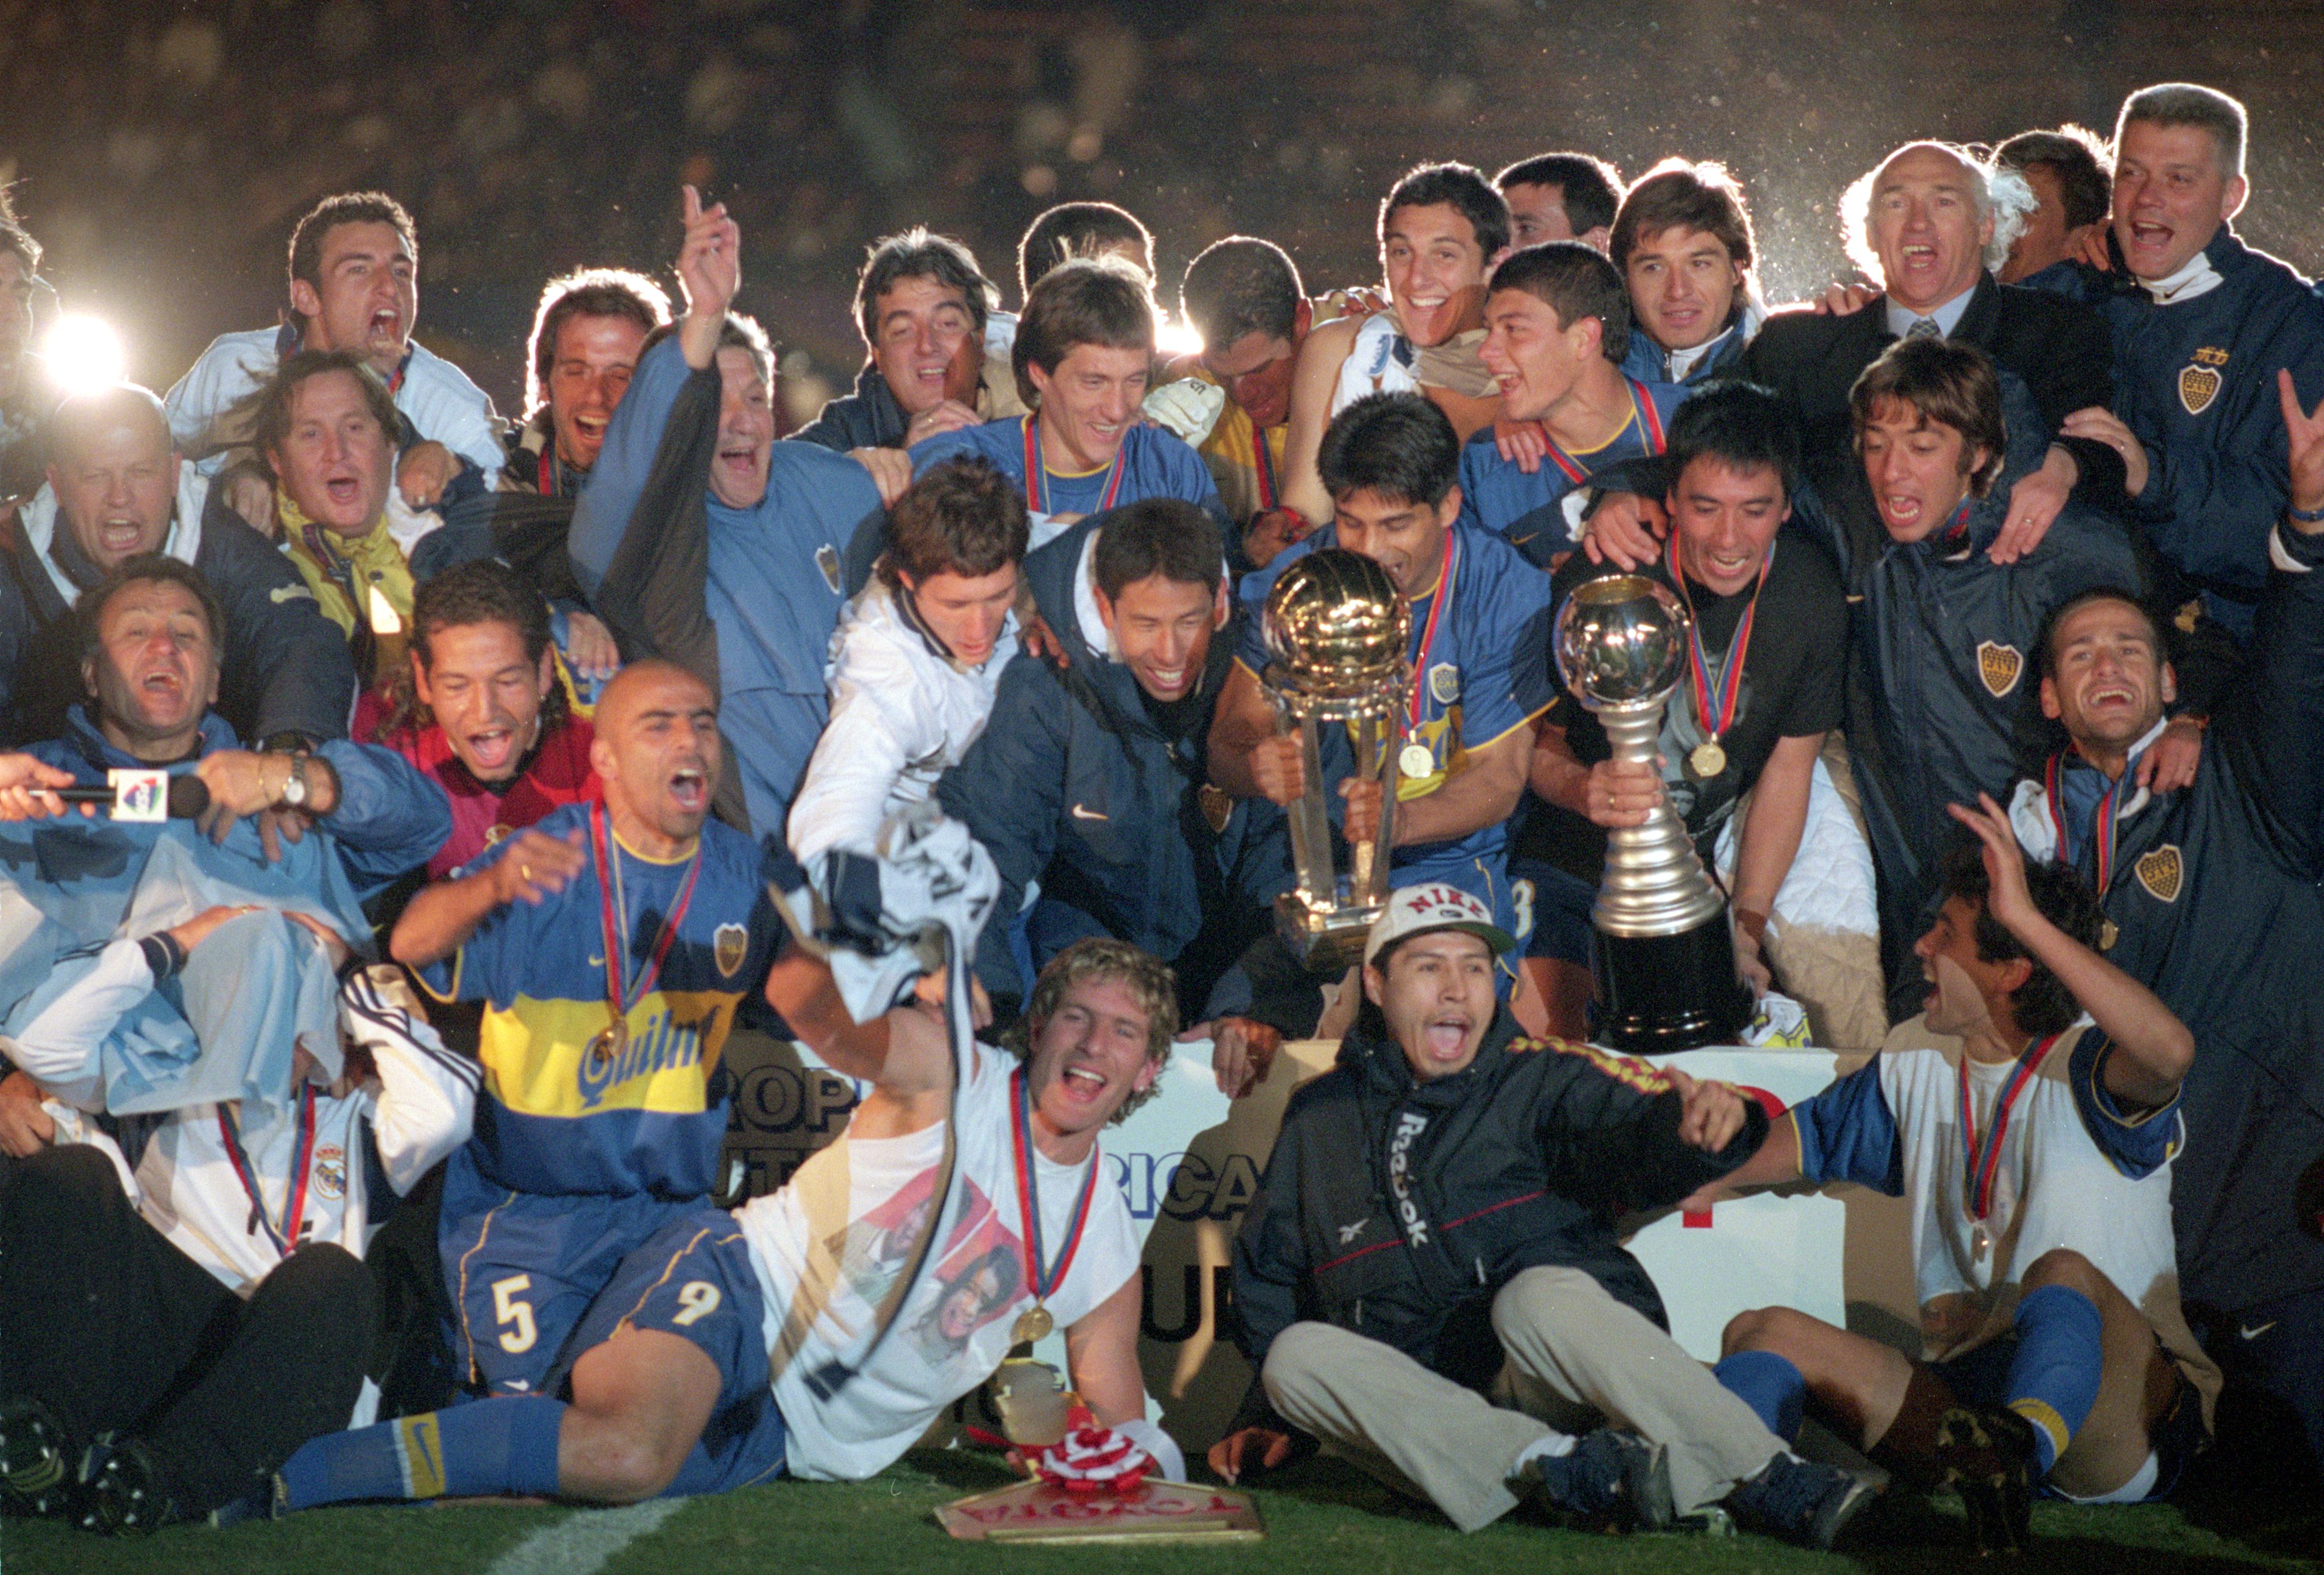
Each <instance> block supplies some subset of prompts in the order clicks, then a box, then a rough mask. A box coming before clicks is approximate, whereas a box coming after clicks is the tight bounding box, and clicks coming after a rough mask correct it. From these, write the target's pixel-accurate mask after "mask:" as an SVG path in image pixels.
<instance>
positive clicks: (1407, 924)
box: [1364, 881, 1517, 968]
mask: <svg viewBox="0 0 2324 1575" xmlns="http://www.w3.org/2000/svg"><path fill="white" fill-rule="evenodd" d="M1431 930H1465V931H1468V932H1469V933H1470V934H1471V935H1473V936H1475V937H1477V939H1478V940H1482V941H1483V942H1484V943H1485V944H1486V945H1487V946H1489V947H1491V948H1492V949H1493V952H1494V954H1495V955H1496V956H1498V955H1499V954H1500V953H1502V952H1506V951H1508V950H1511V949H1512V948H1513V947H1515V946H1516V945H1517V941H1516V940H1515V939H1514V938H1513V937H1512V936H1511V935H1510V934H1509V932H1508V931H1506V930H1504V929H1502V928H1501V927H1500V926H1499V925H1498V924H1496V923H1494V922H1493V911H1492V910H1491V909H1490V908H1488V907H1487V906H1485V904H1484V903H1480V902H1479V901H1478V900H1477V899H1476V898H1475V897H1472V896H1471V895H1470V894H1468V893H1467V892H1464V891H1462V889H1461V888H1460V887H1459V886H1452V885H1444V884H1443V882H1441V881H1439V882H1435V883H1434V884H1431V885H1425V886H1405V887H1402V888H1400V889H1398V890H1397V891H1396V892H1394V893H1391V894H1389V896H1388V907H1387V909H1386V910H1385V911H1384V912H1382V913H1381V914H1380V916H1379V918H1377V919H1375V920H1373V921H1372V927H1371V932H1370V933H1369V934H1368V935H1366V936H1365V937H1364V966H1365V967H1366V968H1369V967H1370V966H1371V963H1372V959H1374V958H1376V957H1378V956H1379V954H1380V950H1381V949H1382V948H1383V947H1388V946H1392V945H1394V944H1395V943H1396V942H1397V941H1399V940H1405V939H1406V938H1407V937H1409V936H1414V935H1420V934H1425V933H1426V932H1427V931H1431Z"/></svg>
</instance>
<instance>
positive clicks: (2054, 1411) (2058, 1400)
mask: <svg viewBox="0 0 2324 1575" xmlns="http://www.w3.org/2000/svg"><path fill="white" fill-rule="evenodd" d="M2015 1323H2016V1326H2017V1355H2016V1356H2015V1357H2013V1358H2012V1359H2011V1361H2010V1364H2009V1401H2008V1404H2009V1409H2010V1410H2012V1411H2014V1412H2015V1413H2017V1414H2018V1415H2020V1416H2022V1417H2024V1419H2025V1420H2026V1421H2028V1422H2032V1423H2033V1444H2034V1448H2035V1449H2036V1450H2038V1451H2039V1453H2040V1455H2041V1459H2042V1469H2043V1473H2044V1474H2046V1473H2047V1472H2048V1471H2049V1469H2050V1468H2051V1467H2052V1466H2054V1465H2056V1464H2057V1463H2058V1457H2059V1456H2060V1455H2061V1454H2064V1453H2065V1452H2066V1445H2067V1443H2068V1442H2069V1441H2070V1440H2071V1439H2072V1438H2073V1436H2074V1434H2075V1433H2077V1432H2079V1431H2080V1430H2081V1425H2082V1423H2083V1422H2086V1421H2088V1420H2089V1414H2090V1407H2091V1406H2093V1405H2095V1404H2098V1378H2099V1376H2100V1374H2101V1373H2102V1372H2103V1370H2104V1367H2105V1363H2106V1353H2105V1348H2104V1347H2103V1346H2102V1345H2101V1344H2100V1343H2099V1339H2098V1331H2099V1329H2100V1325H2101V1320H2099V1318H2098V1304H2097V1303H2096V1302H2092V1301H2091V1300H2090V1299H2089V1297H2087V1296H2085V1295H2083V1294H2082V1293H2081V1292H2080V1291H2076V1290H2073V1289H2072V1288H2070V1287H2069V1286H2065V1285H2044V1286H2043V1287H2042V1288H2041V1289H2040V1290H2038V1291H2033V1292H2028V1293H2027V1294H2026V1296H2025V1297H2024V1300H2023V1301H2021V1302H2018V1303H2017V1316H2016V1319H2015Z"/></svg>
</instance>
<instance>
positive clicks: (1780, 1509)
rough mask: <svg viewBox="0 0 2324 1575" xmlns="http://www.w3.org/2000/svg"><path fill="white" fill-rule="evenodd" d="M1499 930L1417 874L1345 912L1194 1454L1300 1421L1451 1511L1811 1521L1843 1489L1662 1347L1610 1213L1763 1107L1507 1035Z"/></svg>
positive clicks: (1778, 1527)
mask: <svg viewBox="0 0 2324 1575" xmlns="http://www.w3.org/2000/svg"><path fill="white" fill-rule="evenodd" d="M1513 944H1515V943H1514V942H1513V941H1512V940H1511V939H1510V937H1509V936H1508V933H1507V932H1506V931H1502V930H1500V929H1498V928H1497V927H1495V925H1494V924H1493V922H1492V914H1491V913H1490V911H1489V910H1488V909H1487V908H1486V907H1485V905H1484V904H1483V903H1480V902H1479V901H1478V900H1477V899H1476V898H1475V897H1472V896H1470V895H1468V894H1465V893H1463V892H1461V891H1458V890H1456V889H1454V888H1453V887H1452V886H1450V885H1442V884H1438V885H1425V886H1407V887H1406V888H1404V889H1403V890H1401V891H1398V892H1397V893H1396V894H1394V895H1392V896H1391V897H1390V898H1389V899H1388V909H1387V912H1386V913H1383V914H1382V915H1381V916H1380V918H1379V920H1378V921H1377V922H1375V923H1374V924H1373V926H1372V930H1371V933H1370V935H1369V937H1368V938H1367V940H1366V942H1365V947H1364V969H1363V980H1364V1005H1363V1008H1362V1012H1361V1014H1360V1016H1359V1017H1358V1018H1357V1019H1356V1022H1355V1024H1354V1026H1353V1027H1352V1028H1351V1029H1350V1030H1349V1033H1348V1035H1347V1037H1346V1038H1345V1039H1344V1040H1343V1041H1342V1042H1341V1045H1340V1059H1339V1064H1338V1065H1337V1066H1336V1067H1334V1068H1333V1070H1331V1071H1329V1072H1327V1073H1325V1074H1324V1075H1323V1076H1322V1077H1320V1078H1317V1079H1314V1081H1313V1082H1311V1083H1308V1084H1307V1085H1306V1086H1305V1087H1304V1088H1302V1089H1299V1090H1298V1091H1297V1092H1296V1094H1294V1095H1293V1096H1292V1098H1291V1104H1290V1107H1289V1109H1288V1110H1287V1111H1286V1114H1285V1116H1284V1118H1283V1131H1282V1135H1280V1136H1279V1137H1278V1138H1277V1140H1276V1144H1275V1153H1274V1154H1273V1156H1272V1157H1271V1158H1270V1159H1269V1160H1268V1167H1267V1175H1266V1177H1265V1180H1264V1181H1263V1183H1262V1187H1261V1192H1260V1195H1259V1197H1257V1198H1254V1199H1253V1200H1252V1201H1251V1205H1250V1212H1249V1213H1248V1214H1247V1215H1245V1216H1244V1219H1243V1229H1242V1237H1241V1239H1240V1241H1239V1242H1238V1243H1237V1244H1236V1246H1235V1281H1234V1302H1235V1311H1236V1314H1237V1316H1238V1317H1239V1319H1240V1331H1239V1332H1240V1339H1239V1343H1240V1345H1241V1347H1242V1350H1243V1354H1244V1355H1245V1356H1246V1357H1249V1358H1250V1361H1251V1363H1252V1365H1253V1366H1254V1367H1257V1368H1258V1369H1259V1381H1258V1382H1257V1383H1256V1384H1255V1385H1253V1386H1252V1392H1251V1395H1250V1400H1249V1401H1248V1402H1247V1403H1246V1404H1245V1407H1244V1410H1243V1413H1242V1415H1241V1416H1240V1417H1239V1418H1238V1421H1239V1422H1246V1423H1249V1424H1250V1425H1246V1426H1241V1427H1239V1428H1237V1429H1236V1430H1234V1431H1230V1432H1229V1433H1228V1435H1227V1436H1226V1437H1225V1438H1224V1439H1222V1440H1221V1441H1219V1442H1218V1443H1217V1444H1216V1445H1215V1446H1213V1449H1212V1450H1211V1466H1212V1468H1213V1469H1214V1470H1216V1471H1217V1472H1218V1473H1219V1474H1220V1475H1221V1476H1222V1477H1224V1478H1227V1479H1228V1480H1229V1481H1233V1480H1235V1479H1236V1478H1238V1477H1239V1476H1240V1475H1242V1474H1245V1473H1250V1472H1255V1471H1257V1470H1259V1469H1262V1468H1272V1467H1275V1466H1277V1465H1280V1464H1281V1463H1282V1462H1283V1461H1284V1460H1286V1459H1288V1458H1289V1456H1290V1454H1291V1453H1292V1450H1293V1448H1294V1441H1295V1439H1296V1437H1298V1436H1300V1435H1311V1436H1312V1437H1314V1438H1315V1439H1320V1440H1323V1441H1326V1442H1329V1443H1330V1444H1332V1445H1333V1446H1334V1447H1335V1448H1336V1449H1337V1450H1340V1451H1341V1452H1342V1453H1343V1454H1345V1455H1347V1456H1349V1457H1350V1458H1351V1459H1354V1460H1355V1462H1356V1463H1357V1464H1358V1465H1360V1466H1361V1467H1363V1468H1365V1469H1366V1470H1369V1471H1370V1472H1372V1473H1373V1474H1375V1475H1376V1476H1378V1477H1379V1478H1381V1479H1382V1480H1384V1481H1385V1482H1387V1483H1388V1486H1390V1487H1394V1488H1397V1490H1399V1491H1402V1492H1407V1493H1410V1494H1413V1495H1414V1496H1419V1497H1425V1498H1427V1499H1429V1500H1431V1501H1432V1502H1434V1504H1435V1505H1436V1506H1437V1507H1438V1508H1439V1509H1441V1510H1443V1512H1444V1514H1445V1515H1446V1516H1447V1517H1448V1518H1449V1519H1451V1521H1452V1524H1455V1525H1457V1526H1459V1527H1460V1528H1461V1529H1462V1531H1474V1530H1476V1529H1477V1528H1478V1527H1480V1526H1482V1525H1485V1524H1489V1523H1490V1522H1492V1521H1494V1520H1496V1519H1498V1518H1499V1516H1501V1515H1504V1514H1506V1513H1508V1511H1509V1510H1510V1509H1512V1508H1514V1507H1515V1506H1517V1503H1518V1501H1519V1499H1520V1497H1521V1496H1534V1497H1537V1498H1540V1499H1542V1500H1545V1502H1546V1505H1547V1506H1548V1507H1549V1508H1550V1509H1551V1510H1553V1511H1554V1512H1556V1513H1558V1514H1560V1515H1563V1516H1566V1517H1568V1518H1572V1519H1575V1520H1579V1521H1582V1522H1585V1523H1590V1524H1609V1525H1613V1526H1617V1527H1623V1528H1632V1529H1637V1530H1649V1531H1652V1530H1663V1529H1667V1528H1669V1527H1671V1526H1672V1525H1673V1524H1674V1523H1675V1522H1678V1521H1679V1520H1680V1518H1681V1517H1683V1516H1692V1515H1695V1514H1697V1513H1698V1512H1700V1511H1701V1510H1703V1509H1705V1508H1706V1507H1708V1506H1711V1505H1714V1504H1717V1503H1719V1502H1720V1501H1721V1500H1724V1501H1725V1502H1726V1503H1727V1504H1728V1505H1729V1506H1731V1507H1733V1508H1734V1509H1735V1510H1736V1512H1737V1513H1738V1515H1741V1516H1742V1517H1743V1518H1744V1519H1745V1520H1746V1522H1747V1523H1748V1524H1752V1525H1754V1526H1756V1527H1758V1528H1760V1529H1763V1530H1766V1531H1768V1532H1770V1533H1775V1534H1776V1535H1780V1536H1784V1537H1786V1538H1788V1539H1790V1540H1792V1541H1794V1542H1799V1543H1806V1544H1808V1545H1810V1546H1814V1547H1824V1548H1828V1547H1830V1546H1831V1543H1832V1539H1833V1538H1834V1537H1835V1536H1837V1535H1838V1534H1839V1532H1840V1526H1841V1525H1842V1524H1844V1523H1845V1522H1846V1521H1847V1520H1848V1518H1849V1516H1850V1515H1852V1514H1854V1513H1855V1511H1856V1510H1857V1509H1858V1508H1859V1507H1860V1506H1862V1504H1863V1503H1864V1502H1865V1500H1866V1499H1867V1496H1868V1490H1867V1488H1866V1487H1865V1485H1864V1484H1863V1483H1862V1482H1860V1481H1858V1479H1857V1478H1854V1477H1851V1476H1849V1474H1848V1473H1846V1472H1844V1471H1840V1470H1838V1469H1836V1468H1832V1467H1829V1466H1821V1465H1816V1464H1812V1463H1811V1462H1808V1461H1805V1460H1802V1459H1797V1458H1795V1457H1794V1456H1793V1455H1792V1454H1791V1453H1790V1452H1789V1451H1787V1450H1785V1449H1784V1443H1783V1441H1782V1440H1780V1439H1778V1438H1777V1437H1775V1434H1774V1433H1772V1432H1770V1431H1768V1430H1767V1429H1766V1427H1765V1426H1763V1425H1761V1423H1760V1422H1759V1420H1758V1419H1757V1417H1755V1416H1754V1415H1752V1414H1751V1412H1750V1408H1749V1407H1748V1406H1746V1405H1744V1404H1742V1403H1741V1402H1740V1401H1738V1399H1737V1398H1736V1397H1735V1396H1734V1395H1733V1394H1729V1393H1728V1392H1726V1391H1725V1390H1723V1389H1721V1388H1720V1385H1719V1383H1718V1381H1717V1380H1716V1379H1714V1378H1713V1377H1712V1376H1711V1374H1710V1372H1709V1371H1708V1370H1707V1369H1706V1368H1705V1367H1703V1366H1702V1364H1701V1363H1700V1362H1698V1361H1696V1360H1695V1359H1694V1358H1693V1357H1690V1356H1688V1355H1687V1354H1686V1352H1685V1351H1683V1350H1682V1349H1681V1348H1679V1346H1678V1345H1677V1343H1676V1342H1675V1341H1674V1340H1673V1339H1671V1337H1670V1335H1669V1334H1668V1333H1667V1332H1666V1330H1665V1320H1664V1316H1663V1308H1662V1301H1661V1298H1660V1297H1659V1296H1657V1295H1656V1294H1655V1287H1654V1282H1653V1281H1651V1280H1650V1279H1648V1278H1647V1277H1646V1270H1645V1269H1644V1268H1643V1267H1641V1266H1640V1265H1639V1264H1638V1261H1637V1259H1636V1258H1634V1257H1632V1256H1631V1255H1629V1254H1628V1252H1626V1251H1624V1250H1623V1248H1622V1246H1621V1245H1620V1242H1619V1240H1618V1233H1617V1228H1616V1225H1615V1215H1616V1213H1617V1211H1618V1209H1622V1208H1625V1207H1627V1208H1640V1209H1651V1208H1656V1207H1660V1206H1663V1205H1665V1204H1668V1203H1672V1202H1674V1201H1676V1200H1678V1199H1679V1198H1681V1197H1683V1196H1684V1195H1685V1194H1686V1193H1687V1192H1688V1191H1691V1190H1692V1189H1693V1188H1695V1187H1698V1186H1707V1185H1709V1184H1710V1183H1711V1181H1714V1180H1716V1179H1717V1178H1719V1177H1720V1176H1723V1175H1725V1174H1726V1173H1727V1172H1729V1171H1731V1170H1733V1169H1734V1168H1735V1167H1736V1166H1737V1165H1738V1163H1741V1162H1742V1161H1743V1160H1744V1159H1745V1158H1746V1157H1747V1156H1748V1155H1749V1154H1750V1153H1751V1152H1752V1151H1753V1150H1754V1149H1756V1148H1757V1147H1758V1145H1759V1143H1760V1140H1761V1139H1762V1138H1764V1137H1765V1136H1766V1133H1767V1118H1766V1115H1765V1113H1764V1112H1762V1111H1761V1110H1760V1109H1759V1107H1757V1105H1755V1104H1752V1103H1750V1102H1749V1101H1748V1100H1746V1099H1745V1098H1743V1097H1742V1096H1741V1095H1740V1094H1738V1092H1737V1091H1736V1090H1735V1089H1732V1088H1730V1087H1729V1086H1728V1085H1726V1084H1724V1083H1713V1082H1707V1081H1706V1082H1697V1081H1696V1080H1694V1079H1692V1078H1690V1077H1688V1076H1687V1075H1686V1074H1685V1073H1684V1072H1683V1071H1680V1070H1677V1069H1676V1068H1657V1067H1652V1066H1647V1065H1646V1064H1644V1063H1643V1062H1639V1061H1627V1060H1622V1059H1618V1058H1617V1057H1613V1056H1609V1055H1607V1054H1606V1053H1604V1052H1601V1051H1598V1050H1594V1049H1592V1048H1591V1047H1590V1046H1588V1045H1584V1044H1568V1043H1566V1042H1563V1041H1562V1040H1554V1039H1550V1040H1528V1039H1524V1038H1521V1037H1519V1036H1518V1033H1517V1025H1516V1022H1515V1020H1514V1019H1513V1018H1511V1017H1510V1015H1509V1011H1508V1006H1506V1005H1501V1004H1499V1003H1497V1002H1496V1001H1495V1000H1494V996H1493V959H1494V955H1495V954H1496V953H1498V952H1506V951H1507V950H1509V948H1510V947H1511V946H1512V945H1513ZM1617 1190H1618V1191H1619V1194H1620V1195H1619V1196H1616V1195H1615V1194H1616V1191H1617ZM1568 1429H1570V1430H1572V1431H1563V1430H1568ZM1591 1430H1595V1431H1591ZM1577 1435H1579V1436H1577Z"/></svg>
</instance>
